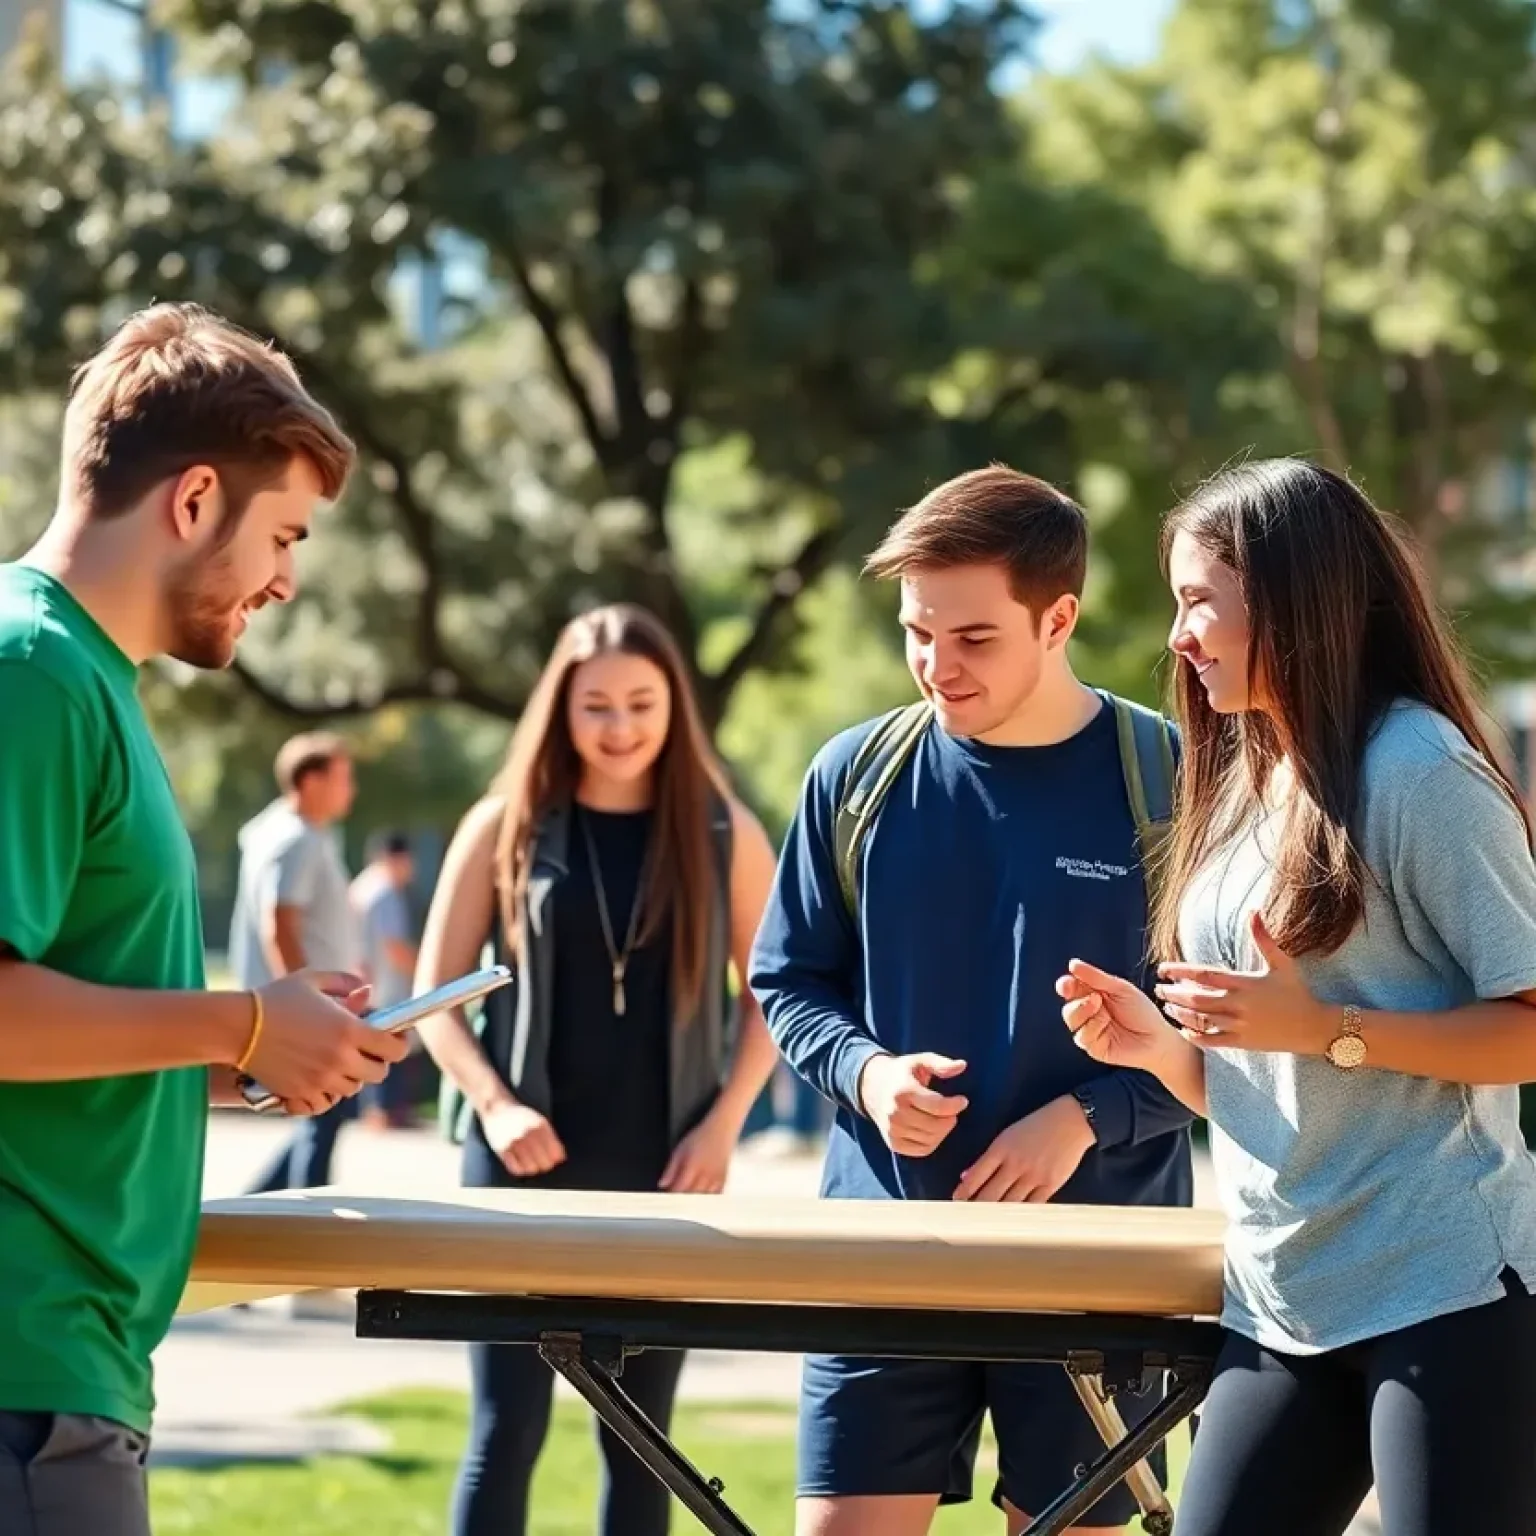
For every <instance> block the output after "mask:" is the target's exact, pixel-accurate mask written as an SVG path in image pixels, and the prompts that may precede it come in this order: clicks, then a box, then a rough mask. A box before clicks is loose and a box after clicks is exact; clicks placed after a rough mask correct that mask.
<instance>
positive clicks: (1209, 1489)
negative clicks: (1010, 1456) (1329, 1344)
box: [1175, 1271, 1536, 1536]
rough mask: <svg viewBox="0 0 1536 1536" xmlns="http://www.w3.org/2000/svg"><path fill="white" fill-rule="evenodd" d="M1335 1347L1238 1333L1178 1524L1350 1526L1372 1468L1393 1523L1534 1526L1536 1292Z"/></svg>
mask: <svg viewBox="0 0 1536 1536" xmlns="http://www.w3.org/2000/svg"><path fill="white" fill-rule="evenodd" d="M1504 1284H1505V1289H1506V1290H1507V1291H1508V1292H1509V1294H1508V1295H1507V1296H1506V1297H1505V1299H1503V1300H1502V1301H1497V1302H1494V1303H1492V1304H1490V1305H1488V1306H1483V1307H1474V1308H1471V1309H1470V1310H1467V1311H1464V1312H1454V1313H1450V1314H1448V1315H1447V1316H1444V1317H1437V1318H1434V1319H1432V1320H1431V1321H1429V1322H1426V1323H1420V1324H1418V1325H1416V1326H1415V1327H1412V1328H1405V1329H1403V1330H1402V1331H1401V1332H1398V1333H1391V1334H1387V1335H1385V1336H1383V1337H1382V1338H1379V1339H1372V1340H1370V1341H1368V1342H1367V1343H1364V1344H1360V1345H1356V1346H1353V1347H1351V1348H1348V1349H1341V1350H1337V1351H1334V1352H1331V1353H1328V1354H1323V1355H1310V1356H1283V1355H1277V1354H1274V1353H1272V1352H1271V1351H1270V1350H1267V1349H1261V1348H1260V1347H1259V1346H1258V1345H1256V1344H1254V1343H1252V1342H1251V1341H1250V1340H1248V1339H1244V1338H1239V1337H1236V1336H1235V1335H1229V1336H1228V1340H1227V1343H1226V1344H1225V1346H1224V1347H1223V1349H1222V1352H1221V1355H1220V1357H1219V1359H1218V1360H1217V1364H1216V1378H1215V1381H1214V1383H1213V1384H1212V1387H1211V1394H1210V1397H1209V1399H1208V1401H1207V1404H1206V1407H1205V1410H1204V1411H1203V1412H1202V1414H1201V1416H1200V1429H1199V1432H1198V1433H1197V1434H1196V1436H1195V1442H1194V1450H1193V1453H1192V1455H1191V1457H1190V1466H1189V1474H1188V1477H1187V1478H1186V1479H1185V1484H1184V1492H1183V1495H1182V1497H1181V1498H1180V1500H1179V1508H1178V1516H1177V1521H1176V1526H1175V1531H1176V1536H1341V1533H1342V1532H1343V1531H1344V1530H1345V1529H1346V1527H1347V1526H1348V1525H1349V1523H1350V1521H1351V1520H1352V1519H1353V1518H1354V1516H1355V1513H1356V1511H1357V1510H1358V1509H1359V1508H1360V1503H1361V1501H1362V1500H1363V1499H1364V1498H1365V1496H1366V1494H1367V1493H1368V1492H1369V1491H1370V1488H1371V1485H1372V1483H1373V1482H1374V1483H1375V1485H1376V1491H1377V1497H1378V1499H1379V1500H1380V1503H1381V1522H1382V1524H1381V1528H1382V1536H1533V1533H1536V1297H1532V1296H1529V1295H1527V1294H1526V1293H1525V1291H1524V1288H1523V1287H1522V1286H1521V1284H1520V1282H1519V1280H1518V1279H1516V1278H1515V1276H1514V1275H1513V1274H1512V1273H1511V1272H1508V1271H1506V1273H1505V1277H1504Z"/></svg>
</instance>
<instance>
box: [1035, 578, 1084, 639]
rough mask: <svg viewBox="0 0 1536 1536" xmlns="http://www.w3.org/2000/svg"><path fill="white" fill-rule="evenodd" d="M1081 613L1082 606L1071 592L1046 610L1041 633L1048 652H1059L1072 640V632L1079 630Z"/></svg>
mask: <svg viewBox="0 0 1536 1536" xmlns="http://www.w3.org/2000/svg"><path fill="white" fill-rule="evenodd" d="M1080 611H1081V605H1080V604H1079V603H1078V600H1077V599H1076V598H1075V597H1073V596H1072V594H1071V593H1070V592H1065V593H1063V594H1062V595H1061V596H1060V597H1058V598H1057V599H1056V601H1055V602H1054V603H1052V604H1051V606H1050V607H1049V608H1048V609H1046V613H1045V622H1044V624H1042V625H1041V632H1042V635H1043V638H1044V640H1045V645H1046V649H1047V650H1059V649H1060V648H1061V647H1062V646H1064V645H1065V644H1066V643H1067V641H1068V640H1070V639H1071V638H1072V631H1073V630H1074V629H1076V628H1077V616H1078V614H1079V612H1080Z"/></svg>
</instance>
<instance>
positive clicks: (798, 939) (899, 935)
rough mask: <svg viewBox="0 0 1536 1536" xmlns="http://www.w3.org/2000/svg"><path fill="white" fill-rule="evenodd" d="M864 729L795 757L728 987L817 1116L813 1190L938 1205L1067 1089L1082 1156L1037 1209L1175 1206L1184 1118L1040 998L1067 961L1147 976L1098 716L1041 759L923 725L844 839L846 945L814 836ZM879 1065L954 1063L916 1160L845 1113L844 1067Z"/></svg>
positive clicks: (854, 1103)
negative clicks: (750, 930)
mask: <svg viewBox="0 0 1536 1536" xmlns="http://www.w3.org/2000/svg"><path fill="white" fill-rule="evenodd" d="M874 724H875V722H873V721H870V722H867V723H865V724H864V725H860V726H856V727H854V728H853V729H852V730H850V731H845V732H843V733H842V734H841V735H840V736H837V737H835V738H834V739H833V740H832V741H831V742H829V743H828V744H827V745H826V746H825V747H824V748H823V749H822V750H821V752H820V753H818V754H817V757H816V759H815V761H814V762H813V763H812V765H811V768H810V771H809V772H808V774H807V776H806V780H805V784H804V787H803V790H802V794H801V800H800V805H799V808H798V810H797V812H796V815H795V819H794V822H793V824H792V826H791V828H790V832H789V836H788V838H787V840H786V843H785V847H784V851H783V854H782V857H781V859H780V864H779V870H778V874H777V877H776V880H775V883H774V888H773V893H772V896H771V898H770V900H769V903H768V907H767V911H766V913H765V915H764V918H763V923H762V926H761V929H760V931H759V933H758V938H757V943H756V945H755V948H754V952H753V957H752V964H751V968H750V976H749V982H750V985H751V987H752V989H753V991H754V993H755V994H756V995H757V997H758V999H759V1001H760V1002H761V1003H762V1006H763V1010H764V1013H765V1016H766V1018H767V1022H768V1027H769V1029H770V1030H771V1032H772V1034H773V1036H774V1038H775V1039H776V1040H777V1042H778V1044H779V1048H780V1050H781V1051H782V1052H783V1054H784V1056H785V1058H786V1060H787V1061H788V1062H789V1064H790V1066H791V1067H792V1068H793V1069H794V1070H795V1071H796V1072H798V1073H799V1074H800V1075H801V1076H803V1077H804V1078H806V1079H807V1081H809V1082H810V1083H811V1084H813V1085H814V1086H815V1087H816V1088H818V1089H819V1090H820V1091H821V1092H822V1093H823V1094H824V1095H826V1097H828V1098H829V1099H831V1100H832V1101H833V1102H834V1103H835V1104H836V1105H837V1107H838V1113H837V1117H836V1121H835V1124H834V1126H833V1130H832V1133H831V1138H830V1142H829V1145H828V1150H827V1161H826V1167H825V1171H824V1174H823V1180H822V1192H823V1193H824V1194H827V1195H834V1196H844V1197H849V1198H880V1197H892V1198H900V1199H949V1198H950V1197H951V1196H952V1195H953V1193H954V1189H955V1186H956V1185H957V1184H958V1183H959V1181H960V1177H961V1175H962V1174H963V1173H964V1171H965V1169H966V1168H967V1167H969V1166H970V1164H971V1163H972V1162H973V1161H974V1160H975V1159H976V1157H977V1156H978V1155H979V1154H980V1153H982V1152H983V1151H984V1150H985V1149H986V1148H987V1146H988V1145H989V1144H990V1143H991V1141H992V1140H993V1138H994V1137H996V1136H997V1134H998V1133H999V1132H1000V1131H1002V1130H1003V1129H1004V1128H1005V1127H1007V1126H1008V1125H1011V1124H1012V1123H1013V1122H1014V1121H1016V1120H1020V1119H1022V1118H1023V1117H1024V1116H1025V1115H1027V1114H1029V1113H1030V1112H1031V1111H1033V1110H1036V1109H1039V1108H1040V1107H1041V1106H1042V1105H1045V1104H1047V1103H1049V1102H1050V1101H1051V1100H1053V1099H1056V1098H1058V1097H1060V1096H1061V1095H1063V1094H1066V1093H1069V1092H1071V1091H1073V1090H1074V1089H1076V1088H1077V1087H1078V1086H1079V1085H1082V1084H1088V1085H1090V1092H1091V1095H1092V1100H1093V1109H1094V1124H1095V1129H1096V1134H1097V1137H1098V1145H1097V1146H1096V1147H1094V1148H1092V1149H1091V1150H1090V1151H1089V1152H1088V1154H1087V1156H1086V1157H1085V1158H1084V1160H1083V1162H1082V1164H1081V1166H1080V1167H1079V1169H1078V1171H1077V1172H1076V1173H1075V1174H1074V1175H1073V1177H1072V1178H1071V1180H1069V1182H1068V1183H1067V1184H1066V1185H1065V1186H1064V1187H1063V1188H1062V1190H1061V1191H1060V1192H1059V1193H1058V1194H1057V1196H1056V1198H1057V1200H1058V1201H1062V1202H1069V1203H1081V1204H1120V1205H1188V1204H1189V1203H1191V1200H1192V1198H1193V1177H1192V1172H1191V1167H1190V1143H1189V1132H1188V1128H1189V1125H1190V1122H1191V1120H1192V1118H1193V1117H1192V1115H1191V1114H1190V1112H1189V1110H1188V1109H1186V1108H1185V1107H1184V1106H1183V1105H1182V1104H1181V1103H1179V1101H1178V1100H1177V1099H1175V1098H1174V1097H1173V1095H1171V1094H1170V1093H1169V1092H1168V1091H1167V1090H1166V1089H1165V1088H1164V1087H1163V1086H1162V1084H1161V1083H1159V1082H1158V1081H1157V1080H1156V1079H1154V1078H1152V1077H1150V1076H1148V1075H1147V1074H1145V1073H1142V1072H1136V1071H1129V1070H1123V1069H1113V1068H1107V1067H1104V1066H1103V1065H1101V1064H1100V1063H1097V1062H1095V1061H1093V1060H1092V1058H1090V1057H1089V1056H1088V1055H1086V1054H1085V1053H1084V1052H1083V1051H1081V1050H1079V1049H1078V1047H1077V1046H1076V1045H1075V1044H1074V1043H1073V1040H1072V1036H1071V1034H1070V1033H1069V1031H1068V1030H1067V1027H1066V1025H1065V1024H1064V1023H1063V1022H1062V1017H1061V1000H1060V999H1059V998H1058V997H1057V995H1056V991H1055V985H1056V980H1057V978H1058V977H1059V976H1061V975H1062V973H1063V972H1064V971H1065V969H1066V966H1067V962H1068V961H1069V960H1071V959H1073V958H1074V957H1076V958H1079V959H1083V960H1087V961H1090V962H1092V963H1093V964H1095V965H1099V966H1102V967H1103V968H1104V969H1106V970H1108V971H1111V972H1114V973H1115V974H1117V975H1121V976H1125V977H1128V978H1132V979H1135V980H1137V981H1139V982H1140V983H1141V984H1142V985H1143V986H1144V987H1148V988H1150V986H1151V984H1152V977H1151V974H1150V970H1149V968H1148V966H1147V964H1146V961H1145V955H1144V947H1145V935H1146V922H1147V900H1146V891H1145V887H1144V884H1143V881H1142V877H1141V873H1140V868H1139V861H1138V858H1137V853H1136V841H1135V826H1134V823H1133V821H1132V818H1131V812H1130V807H1129V805H1128V804H1127V802H1126V795H1125V787H1124V779H1123V776H1122V771H1121V767H1120V755H1119V749H1118V746H1117V743H1116V736H1115V721H1114V715H1113V712H1112V710H1111V709H1110V708H1109V707H1108V706H1107V705H1106V707H1105V708H1104V709H1102V710H1101V711H1100V713H1099V714H1098V715H1097V716H1096V717H1095V718H1094V719H1093V721H1091V722H1090V723H1089V725H1088V726H1087V727H1086V728H1084V729H1083V730H1082V731H1080V732H1078V733H1077V734H1076V735H1075V736H1073V737H1071V738H1070V739H1069V740H1067V741H1064V742H1061V743H1059V744H1056V745H1052V746H1046V747H990V746H986V745H984V744H982V743H979V742H976V741H971V740H967V739H963V738H957V737H952V736H949V735H947V734H945V732H944V731H942V730H941V729H940V728H939V727H938V726H937V725H936V724H931V725H930V726H929V728H928V730H927V731H926V733H925V734H924V736H923V738H922V739H921V741H920V742H919V743H918V745H917V747H916V748H915V750H914V751H913V752H912V754H911V756H910V757H909V759H908V761H907V763H906V764H905V765H904V766H903V768H902V770H901V773H900V776H899V777H898V778H897V780H896V782H895V783H894V784H893V785H892V786H891V789H890V791H889V793H888V795H887V797H886V799H885V802H884V804H883V806H882V807H881V809H880V812H879V816H878V818H877V820H876V822H875V824H874V826H873V828H872V829H871V831H870V833H869V835H868V837H867V838H866V839H865V842H864V848H863V854H862V859H861V873H860V888H861V900H860V918H861V921H860V924H859V928H858V930H857V931H856V930H855V927H854V923H853V921H852V919H851V917H850V915H849V913H848V910H847V907H846V906H845V904H844V899H843V895H842V890H841V887H840V886H839V883H838V877H837V868H836V860H835V854H834V843H833V823H834V819H835V815H836V808H837V804H838V802H839V799H840V797H841V792H842V789H843V785H844V783H845V781H846V779H847V776H848V771H849V768H850V765H851V763H852V761H853V758H854V755H855V754H856V753H857V751H858V749H859V746H860V745H861V743H862V742H863V741H864V740H865V738H866V737H867V736H868V734H869V732H870V731H871V730H872V729H873V727H874ZM880 1051H886V1052H889V1053H891V1054H893V1055H898V1056H900V1055H907V1054H909V1053H912V1052H919V1051H935V1052H938V1053H940V1054H942V1055H945V1056H949V1057H952V1058H957V1059H961V1060H964V1061H965V1062H966V1070H965V1071H964V1072H963V1073H961V1074H960V1075H959V1076H957V1077H954V1078H950V1079H948V1080H947V1081H944V1082H942V1083H939V1084H936V1086H937V1087H939V1088H940V1090H941V1091H943V1092H947V1093H958V1094H963V1095H964V1096H965V1097H966V1098H967V1099H968V1100H969V1101H970V1102H969V1105H968V1107H967V1108H966V1109H965V1110H964V1111H962V1112H961V1114H960V1116H959V1118H958V1120H957V1123H956V1125H955V1128H954V1129H953V1130H952V1131H951V1132H950V1134H949V1135H948V1136H947V1137H946V1138H945V1139H944V1141H943V1142H941V1143H940V1145H939V1146H938V1148H937V1149H936V1150H935V1151H934V1152H932V1153H930V1154H929V1155H928V1156H927V1157H924V1158H913V1157H905V1156H899V1155H897V1154H895V1153H893V1152H891V1151H890V1149H889V1148H888V1147H887V1146H886V1145H885V1142H884V1140H883V1139H882V1138H881V1136H880V1132H879V1130H878V1129H877V1128H876V1126H875V1125H874V1124H873V1122H871V1121H870V1120H869V1119H868V1118H867V1117H866V1116H865V1115H864V1113H863V1111H862V1109H861V1108H860V1106H859V1103H858V1097H857V1089H858V1080H859V1074H860V1072H861V1070H862V1069H863V1067H864V1064H865V1063H866V1062H867V1061H868V1060H869V1058H870V1057H871V1056H872V1055H874V1054H875V1053H877V1052H880Z"/></svg>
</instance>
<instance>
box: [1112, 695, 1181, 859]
mask: <svg viewBox="0 0 1536 1536" xmlns="http://www.w3.org/2000/svg"><path fill="white" fill-rule="evenodd" d="M1110 702H1111V704H1112V705H1113V706H1114V710H1115V728H1116V732H1117V734H1118V736H1119V740H1120V767H1121V771H1122V772H1123V773H1124V775H1125V793H1126V798H1127V799H1128V800H1129V801H1130V805H1131V816H1132V818H1133V819H1134V821H1135V823H1136V843H1137V847H1138V848H1139V849H1140V852H1141V861H1142V874H1143V878H1144V879H1145V880H1146V881H1147V884H1148V886H1149V888H1150V887H1151V886H1152V884H1153V881H1154V873H1153V863H1154V860H1155V857H1156V855H1157V853H1158V851H1159V850H1160V849H1161V847H1162V844H1163V840H1164V839H1165V838H1166V837H1167V835H1168V830H1169V828H1170V826H1171V825H1172V823H1173V801H1174V784H1175V780H1176V777H1177V774H1178V764H1177V760H1176V758H1175V756H1174V747H1173V742H1174V736H1173V726H1172V725H1171V724H1170V723H1169V721H1168V720H1167V719H1166V718H1165V717H1164V716H1162V715H1160V714H1158V712H1157V711H1156V710H1153V709H1148V708H1147V707H1146V706H1145V705H1143V704H1136V703H1133V702H1132V701H1131V700H1130V699H1122V698H1120V697H1119V696H1118V695H1111V696H1110Z"/></svg>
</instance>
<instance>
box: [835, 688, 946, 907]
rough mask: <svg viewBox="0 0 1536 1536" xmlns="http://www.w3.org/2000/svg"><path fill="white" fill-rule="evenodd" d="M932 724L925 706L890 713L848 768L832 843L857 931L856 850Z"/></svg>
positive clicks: (839, 880) (860, 748)
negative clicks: (898, 775)
mask: <svg viewBox="0 0 1536 1536" xmlns="http://www.w3.org/2000/svg"><path fill="white" fill-rule="evenodd" d="M932 719H933V711H932V710H931V709H930V708H929V707H928V705H927V704H923V703H917V704H906V705H903V706H902V708H900V709H895V710H892V711H891V712H890V714H888V715H885V716H884V717H883V718H882V719H881V720H880V723H879V724H878V725H876V726H875V728H874V730H872V731H871V732H870V733H869V735H868V736H866V737H865V738H864V742H863V744H862V745H861V746H860V747H859V750H858V753H857V754H856V755H855V757H854V759H853V762H852V764H851V765H850V767H849V769H848V779H847V782H846V784H845V785H844V786H843V796H842V801H841V803H840V804H839V805H838V807H837V818H836V821H835V823H834V829H833V842H834V844H835V848H836V855H837V878H838V883H839V884H840V885H841V886H842V888H843V900H844V902H845V903H846V904H847V907H848V915H849V916H850V917H851V918H853V920H854V923H855V926H857V923H858V916H859V850H860V849H861V848H862V847H863V845H864V839H865V838H866V837H867V836H868V835H869V829H870V827H871V826H873V825H874V820H875V817H876V816H877V815H878V814H879V812H880V807H881V805H882V804H883V803H884V800H885V797H886V795H887V794H888V793H889V792H890V788H891V785H892V784H894V783H895V782H896V775H897V774H899V773H900V772H901V770H902V766H903V764H905V762H906V760H907V758H908V757H910V756H911V755H912V749H913V748H914V747H915V746H916V745H917V743H918V741H919V740H920V739H921V737H922V734H923V732H924V731H926V730H927V729H928V722H929V721H930V720H932Z"/></svg>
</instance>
